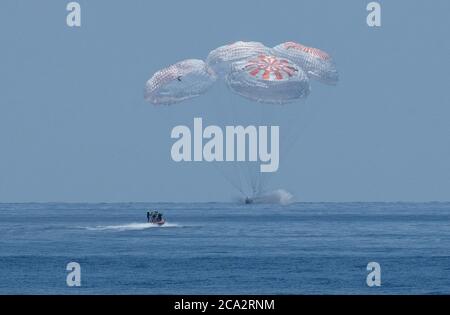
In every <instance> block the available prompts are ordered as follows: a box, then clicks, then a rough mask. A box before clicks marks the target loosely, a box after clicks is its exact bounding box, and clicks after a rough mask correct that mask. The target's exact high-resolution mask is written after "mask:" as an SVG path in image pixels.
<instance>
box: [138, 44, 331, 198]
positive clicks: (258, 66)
mask: <svg viewBox="0 0 450 315" xmlns="http://www.w3.org/2000/svg"><path fill="white" fill-rule="evenodd" d="M218 77H220V78H223V79H224V82H225V84H222V85H220V86H218V88H220V89H223V92H224V94H228V97H229V98H228V99H226V97H225V96H226V95H224V97H219V98H218V99H215V101H214V102H212V104H210V105H211V106H209V107H208V108H209V110H207V111H204V112H202V115H205V116H206V117H205V116H204V118H207V119H209V120H211V118H212V119H214V118H213V117H211V115H212V116H214V115H217V116H216V121H220V122H221V123H222V122H225V121H232V122H233V125H239V126H246V125H249V124H250V125H257V126H279V128H280V130H281V132H280V138H281V139H280V143H279V144H280V151H283V150H286V151H285V152H284V153H283V159H284V158H285V157H286V156H285V153H287V151H288V150H289V149H290V148H291V147H292V146H293V143H294V141H295V140H297V139H298V138H299V134H300V130H299V128H303V127H305V126H306V125H307V124H308V123H309V122H310V121H311V117H310V115H309V114H312V112H311V113H309V114H307V113H306V112H305V110H308V111H309V110H310V108H312V105H311V104H307V103H306V102H305V103H303V104H302V106H273V105H274V104H286V103H291V102H294V101H297V100H300V99H304V98H306V97H307V96H308V95H309V94H310V79H311V78H313V79H317V80H320V81H322V82H324V83H327V84H332V85H334V84H336V83H337V81H338V72H337V70H336V66H335V64H334V61H333V60H332V58H331V57H330V55H328V54H327V53H325V52H323V51H321V50H320V49H317V48H312V47H306V46H303V45H301V44H298V43H294V42H286V43H282V44H280V45H277V46H275V47H274V48H268V47H266V46H265V45H264V44H262V43H259V42H243V41H238V42H235V43H233V44H229V45H225V46H221V47H218V48H216V49H214V50H212V51H211V52H210V53H209V54H208V56H207V59H206V62H204V61H202V60H197V59H189V60H184V61H181V62H178V63H176V64H174V65H171V66H169V67H167V68H165V69H162V70H160V71H158V72H156V73H155V74H154V75H153V76H152V77H151V78H150V79H149V80H148V81H147V83H146V86H145V99H146V100H147V101H148V102H150V103H152V104H155V105H159V104H167V105H168V104H173V103H179V102H182V101H184V100H188V99H191V98H194V97H197V96H199V95H202V94H204V93H205V92H206V91H207V90H208V89H210V88H211V87H212V85H213V84H214V83H215V82H216V81H217V78H218ZM226 86H227V87H228V89H227V91H225V90H226ZM230 90H231V92H233V93H230ZM216 92H217V91H216ZM227 92H228V93H227ZM255 102H257V103H258V106H251V105H250V103H255ZM160 108H161V107H158V111H163V112H164V111H165V110H162V109H160ZM172 110H175V107H170V106H169V107H167V111H172ZM177 110H178V109H177ZM181 112H182V114H185V115H186V114H187V115H189V116H192V115H196V114H195V110H190V109H189V108H186V111H181ZM208 116H209V117H208ZM227 116H228V117H227ZM194 117H196V116H194ZM190 118H192V117H190ZM271 149H272V147H271ZM280 154H281V153H280ZM213 165H214V166H215V167H217V170H218V171H219V172H221V173H222V175H223V177H224V178H225V179H226V180H227V181H228V182H229V183H230V184H231V185H232V186H234V187H235V188H236V189H237V190H238V191H239V192H240V193H241V195H242V196H243V197H245V199H243V200H246V202H247V201H249V202H279V203H282V204H287V203H289V202H290V201H291V200H292V195H290V194H289V193H285V192H284V191H283V190H278V191H272V192H268V190H267V188H268V187H267V182H268V178H269V176H272V175H273V173H261V172H260V165H259V163H258V162H254V161H240V162H237V163H228V162H227V163H218V164H215V163H213Z"/></svg>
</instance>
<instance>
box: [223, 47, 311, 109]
mask: <svg viewBox="0 0 450 315" xmlns="http://www.w3.org/2000/svg"><path fill="white" fill-rule="evenodd" d="M227 83H228V86H229V87H230V89H231V90H232V91H234V92H236V93H237V94H239V95H241V96H243V97H245V98H248V99H250V100H254V101H257V102H262V103H275V104H283V103H287V102H291V101H294V100H296V99H298V98H304V97H306V96H308V94H309V91H310V86H309V79H308V76H307V75H306V74H305V73H304V72H303V70H302V69H301V68H300V67H298V66H297V65H295V64H294V63H293V62H291V61H289V60H287V59H284V58H279V57H275V56H270V55H259V56H257V57H253V58H249V59H246V60H243V61H239V62H235V63H233V65H232V68H231V72H230V74H229V75H228V76H227Z"/></svg>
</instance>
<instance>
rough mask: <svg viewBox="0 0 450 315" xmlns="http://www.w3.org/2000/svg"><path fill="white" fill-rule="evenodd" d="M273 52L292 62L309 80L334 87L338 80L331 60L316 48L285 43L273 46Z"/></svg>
mask: <svg viewBox="0 0 450 315" xmlns="http://www.w3.org/2000/svg"><path fill="white" fill-rule="evenodd" d="M273 51H274V54H276V55H277V56H280V57H283V58H287V59H289V60H292V61H293V62H294V63H296V64H297V65H298V66H300V67H301V68H302V69H303V70H304V71H305V72H306V73H307V74H308V75H309V76H310V77H311V78H314V79H316V80H319V81H321V82H323V83H326V84H330V85H335V84H336V83H337V81H338V80H339V74H338V72H337V70H336V65H335V64H334V61H333V59H332V58H331V56H330V55H329V54H327V53H326V52H324V51H322V50H320V49H318V48H313V47H307V46H304V45H302V44H299V43H295V42H285V43H282V44H279V45H277V46H275V47H274V48H273Z"/></svg>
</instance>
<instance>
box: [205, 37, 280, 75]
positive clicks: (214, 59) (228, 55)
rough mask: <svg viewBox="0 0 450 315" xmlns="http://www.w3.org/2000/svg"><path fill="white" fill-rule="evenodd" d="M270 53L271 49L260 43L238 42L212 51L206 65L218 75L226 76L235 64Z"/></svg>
mask: <svg viewBox="0 0 450 315" xmlns="http://www.w3.org/2000/svg"><path fill="white" fill-rule="evenodd" d="M270 51H271V49H270V48H268V47H266V46H264V45H263V44H262V43H259V42H242V41H238V42H235V43H233V44H230V45H225V46H221V47H219V48H216V49H214V50H213V51H211V52H210V53H209V55H208V57H207V58H206V63H207V64H208V66H209V67H211V68H212V69H213V70H214V71H215V72H216V74H217V75H219V76H225V75H226V74H228V72H229V71H230V69H231V65H232V64H233V62H236V61H240V60H244V59H246V58H249V57H253V56H256V55H261V54H270Z"/></svg>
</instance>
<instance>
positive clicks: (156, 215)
mask: <svg viewBox="0 0 450 315" xmlns="http://www.w3.org/2000/svg"><path fill="white" fill-rule="evenodd" d="M147 220H148V223H152V224H156V225H159V226H161V225H163V224H164V223H166V220H165V219H164V217H163V214H162V213H160V212H158V211H152V212H150V211H148V212H147Z"/></svg>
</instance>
